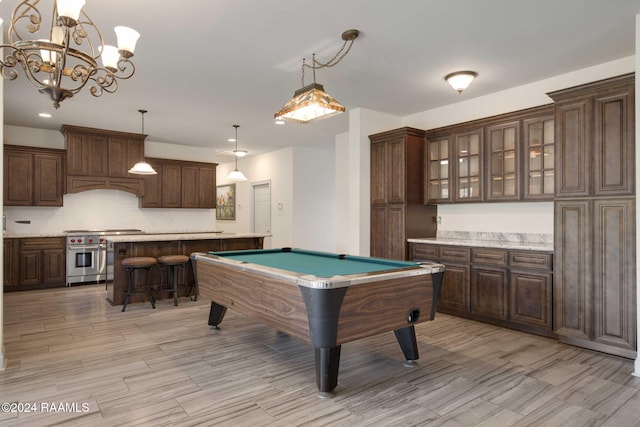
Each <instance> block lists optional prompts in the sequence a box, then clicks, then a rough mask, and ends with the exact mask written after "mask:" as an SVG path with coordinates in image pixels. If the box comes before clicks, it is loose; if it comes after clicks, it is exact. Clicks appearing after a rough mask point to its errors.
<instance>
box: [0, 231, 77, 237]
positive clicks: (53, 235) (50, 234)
mask: <svg viewBox="0 0 640 427" xmlns="http://www.w3.org/2000/svg"><path fill="white" fill-rule="evenodd" d="M66 236H67V235H66V234H65V233H62V232H60V233H2V238H3V239H26V238H29V237H66Z"/></svg>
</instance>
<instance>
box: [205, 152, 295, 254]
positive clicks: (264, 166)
mask: <svg viewBox="0 0 640 427" xmlns="http://www.w3.org/2000/svg"><path fill="white" fill-rule="evenodd" d="M293 158H294V150H293V148H291V147H289V148H285V149H282V150H277V151H273V152H271V153H266V154H262V155H259V156H255V157H247V158H243V159H238V169H239V170H241V171H242V172H243V173H244V174H245V176H246V177H247V179H248V181H245V182H237V183H236V201H237V204H236V219H235V221H227V220H225V221H218V222H217V226H218V229H220V230H224V231H230V232H240V231H242V232H247V231H252V224H251V184H252V183H255V182H263V181H270V182H271V234H272V235H273V237H271V238H267V239H265V243H264V246H265V248H270V247H283V246H293V228H292V226H293V215H294V212H293V180H294V176H293ZM234 168H235V164H234V163H225V164H219V165H218V168H217V171H216V183H217V185H223V184H228V183H230V182H229V181H228V180H227V175H228V174H229V172H231V171H232V170H233V169H234ZM278 204H280V205H281V206H282V209H278V208H277V206H278Z"/></svg>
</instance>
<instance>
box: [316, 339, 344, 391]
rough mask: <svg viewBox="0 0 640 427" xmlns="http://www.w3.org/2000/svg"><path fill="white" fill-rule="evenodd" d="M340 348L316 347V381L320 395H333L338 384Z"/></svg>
mask: <svg viewBox="0 0 640 427" xmlns="http://www.w3.org/2000/svg"><path fill="white" fill-rule="evenodd" d="M340 348H341V346H339V345H338V346H336V347H330V348H328V347H323V348H316V349H315V355H316V383H317V385H318V392H319V393H318V394H319V395H320V397H331V396H333V393H332V392H333V389H334V388H336V386H337V385H338V368H339V367H340Z"/></svg>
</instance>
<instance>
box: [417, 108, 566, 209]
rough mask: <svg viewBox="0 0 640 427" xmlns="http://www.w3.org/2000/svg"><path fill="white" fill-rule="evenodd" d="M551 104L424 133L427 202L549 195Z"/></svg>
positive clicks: (550, 174)
mask: <svg viewBox="0 0 640 427" xmlns="http://www.w3.org/2000/svg"><path fill="white" fill-rule="evenodd" d="M553 128H554V123H553V106H551V105H544V106H541V107H535V108H530V109H527V110H522V111H515V112H512V113H507V114H501V115H498V116H493V117H487V118H484V119H479V120H474V121H471V122H465V123H460V124H456V125H451V126H446V127H442V128H438V129H433V130H431V131H428V132H427V133H426V146H427V149H426V153H425V154H426V157H425V162H424V163H425V176H424V190H425V194H424V199H425V203H427V204H442V203H460V202H509V201H512V202H513V201H521V200H526V201H528V200H553V196H554V192H553V189H554V187H553V180H554V151H553V147H554V133H553Z"/></svg>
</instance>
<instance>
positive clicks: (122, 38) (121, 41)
mask: <svg viewBox="0 0 640 427" xmlns="http://www.w3.org/2000/svg"><path fill="white" fill-rule="evenodd" d="M114 31H115V32H116V37H117V38H118V50H119V51H120V53H121V54H122V56H125V57H127V58H128V57H131V56H133V52H134V51H135V50H136V43H137V42H138V39H139V38H140V33H139V32H137V31H136V30H134V29H133V28H129V27H122V26H119V27H115V28H114Z"/></svg>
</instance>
